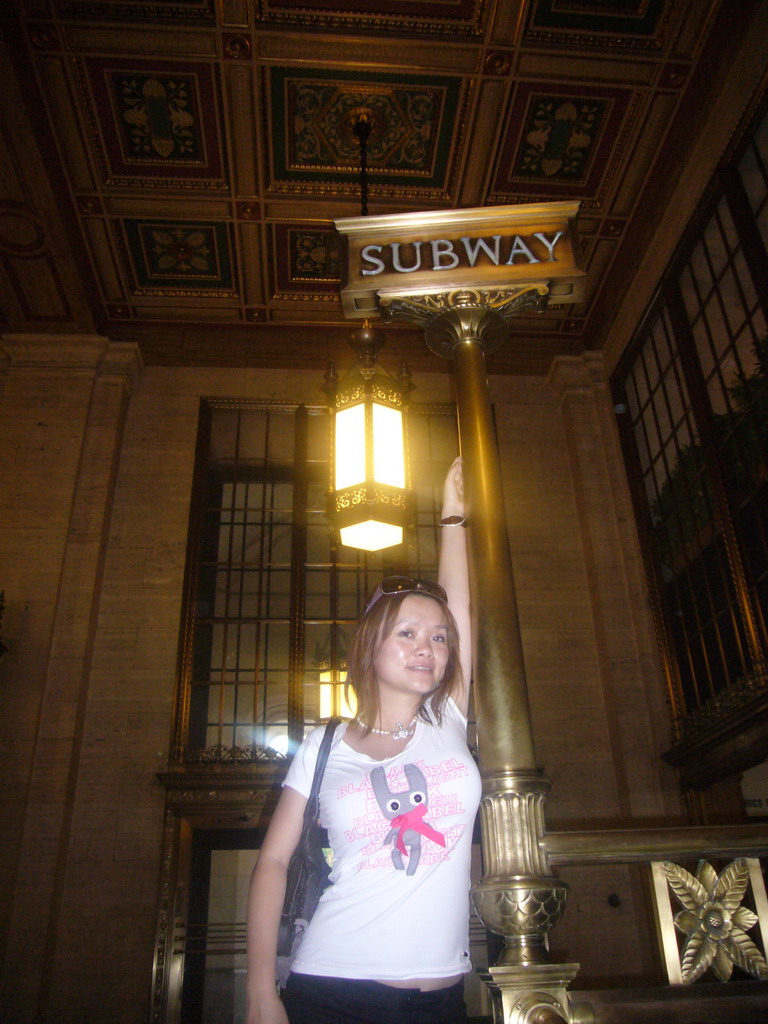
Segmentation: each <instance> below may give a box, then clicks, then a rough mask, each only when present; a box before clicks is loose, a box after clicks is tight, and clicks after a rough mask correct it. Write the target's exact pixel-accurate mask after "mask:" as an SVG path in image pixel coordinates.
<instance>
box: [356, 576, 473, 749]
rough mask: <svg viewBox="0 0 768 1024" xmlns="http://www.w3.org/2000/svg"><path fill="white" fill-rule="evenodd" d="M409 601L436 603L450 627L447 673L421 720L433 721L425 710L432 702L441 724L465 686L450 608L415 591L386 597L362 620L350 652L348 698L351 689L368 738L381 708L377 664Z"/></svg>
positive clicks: (427, 697)
mask: <svg viewBox="0 0 768 1024" xmlns="http://www.w3.org/2000/svg"><path fill="white" fill-rule="evenodd" d="M406 597H419V598H422V599H423V600H426V601H434V603H435V604H437V605H439V607H440V609H441V612H442V614H443V620H444V622H445V624H446V626H447V627H448V630H447V633H448V661H447V662H446V665H445V672H443V677H442V679H441V680H440V682H439V683H438V685H437V686H436V687H435V689H434V690H432V692H431V693H427V694H425V695H424V697H423V698H422V700H421V704H420V705H419V710H418V714H419V717H420V718H423V719H424V721H426V722H428V721H429V720H430V719H429V714H428V713H427V710H426V708H425V706H424V705H425V704H426V702H427V701H429V702H430V707H431V709H432V711H433V713H434V716H435V718H436V719H437V722H438V724H440V722H442V716H443V707H444V705H445V702H446V700H447V699H448V697H449V696H450V695H451V694H452V693H453V691H454V690H455V689H456V687H457V686H458V685H459V684H460V682H461V659H460V652H459V631H458V627H457V626H456V620H455V619H454V617H453V615H452V614H451V611H450V609H449V608H448V607H447V605H444V604H443V603H442V602H441V601H438V600H436V599H435V598H434V597H429V596H428V595H426V594H420V593H415V592H414V591H405V592H401V593H398V594H382V596H381V597H380V598H379V599H378V600H377V601H376V603H375V604H374V605H373V607H372V608H370V609H369V610H368V611H367V612H364V613H363V615H362V616H361V617H360V620H359V622H358V624H357V630H356V631H355V636H354V639H353V640H352V644H351V646H350V649H349V651H348V652H347V681H346V687H347V688H348V690H347V696H348V697H349V692H348V691H349V689H352V690H353V691H354V694H355V697H356V698H357V714H356V716H355V717H356V718H357V720H358V722H360V724H361V725H362V726H363V728H364V730H365V733H366V734H367V733H369V732H370V731H371V729H372V728H373V727H374V726H375V724H376V719H377V718H378V715H379V711H380V708H381V704H380V699H379V687H378V685H377V682H376V672H375V670H374V662H375V660H376V656H377V654H378V653H379V648H380V647H381V643H382V641H383V639H384V638H385V637H386V636H389V634H390V632H391V631H392V629H393V628H394V625H395V622H396V621H397V616H398V613H399V611H400V606H401V605H402V603H403V601H404V600H405V599H406Z"/></svg>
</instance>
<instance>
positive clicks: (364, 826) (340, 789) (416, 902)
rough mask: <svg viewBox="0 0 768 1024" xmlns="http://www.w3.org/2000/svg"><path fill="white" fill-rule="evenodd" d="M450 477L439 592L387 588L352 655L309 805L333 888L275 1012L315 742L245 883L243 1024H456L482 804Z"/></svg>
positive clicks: (463, 568)
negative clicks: (469, 730) (281, 935)
mask: <svg viewBox="0 0 768 1024" xmlns="http://www.w3.org/2000/svg"><path fill="white" fill-rule="evenodd" d="M463 510H464V501H463V482H462V474H461V461H460V460H459V459H457V460H456V461H455V462H454V463H453V465H452V466H451V469H450V471H449V472H448V476H447V478H446V481H445V487H444V495H443V520H442V523H441V525H442V526H443V527H444V528H443V529H442V530H441V551H440V572H439V579H440V584H439V585H438V584H434V583H430V582H424V581H417V580H411V579H409V578H407V577H390V579H388V580H384V582H383V583H382V584H381V585H380V586H379V587H377V588H376V590H375V591H374V593H373V595H372V597H371V599H370V600H369V602H368V604H367V606H366V608H365V611H364V612H363V614H362V616H361V618H360V622H359V624H358V629H357V633H356V635H355V639H354V640H353V643H352V646H351V650H350V651H349V655H348V676H347V678H348V680H349V682H350V684H351V686H352V688H353V689H354V691H355V695H356V698H357V713H356V717H355V718H354V719H353V720H352V721H351V722H345V723H342V724H341V725H340V726H339V727H338V728H337V730H336V734H335V736H334V740H333V745H332V747H331V752H330V755H329V758H328V763H327V766H326V769H325V774H324V776H323V784H322V787H321V791H320V818H321V822H322V824H323V826H324V827H326V828H327V829H328V835H329V841H330V845H331V848H332V850H333V854H334V868H333V873H332V875H331V881H332V882H333V885H331V886H330V887H329V888H328V889H326V891H325V893H324V894H323V896H322V898H321V901H320V905H319V907H318V909H317V911H316V913H315V916H314V917H313V919H312V921H311V922H310V924H309V927H308V929H307V931H306V933H305V935H304V936H303V938H302V941H301V945H300V946H299V949H298V951H297V955H296V959H295V960H294V962H293V965H292V968H291V975H290V978H289V980H288V984H287V986H286V989H285V992H284V994H283V1002H281V1000H280V999H279V997H278V994H277V991H276V987H275V948H276V940H277V929H278V922H279V918H280V911H281V909H282V903H283V898H284V893H285V879H286V869H287V865H288V861H289V860H290V857H291V854H292V852H293V850H294V848H295V846H296V844H297V842H298V839H299V835H300V833H301V826H302V817H303V813H304V807H305V804H306V800H307V796H308V794H309V790H310V787H311V784H312V776H313V772H314V767H315V761H316V758H317V750H318V746H319V743H320V739H321V738H322V733H323V731H324V730H323V727H319V728H317V729H314V730H313V731H312V732H311V733H310V734H309V736H308V737H307V739H306V740H305V741H304V743H303V744H302V745H301V747H300V748H299V751H298V752H297V754H296V757H295V758H294V760H293V762H292V764H291V767H290V769H289V772H288V775H287V776H286V780H285V785H284V788H283V792H282V794H281V797H280V800H279V802H278V805H277V808H276V810H275V813H274V815H273V818H272V822H271V824H270V827H269V830H268V832H267V835H266V837H265V839H264V844H263V846H262V848H261V852H260V854H259V860H258V862H257V865H256V868H255V870H254V873H253V878H252V881H251V891H250V896H249V906H248V1024H369V1022H370V1024H461V1022H463V1021H465V1020H466V1011H465V1009H464V1000H463V995H462V991H463V975H464V974H465V973H466V972H467V971H469V970H470V969H471V966H470V962H469V946H468V924H469V907H468V889H469V865H470V854H471V843H472V824H473V821H474V817H475V813H476V810H477V805H478V802H479V799H480V780H479V774H478V772H477V768H476V767H475V764H474V762H473V760H472V758H471V755H470V754H469V751H468V749H467V744H466V710H467V700H468V688H469V680H470V671H471V660H470V659H471V645H470V631H469V581H468V573H467V553H466V531H465V530H464V529H463V528H462V527H463V525H464V520H463Z"/></svg>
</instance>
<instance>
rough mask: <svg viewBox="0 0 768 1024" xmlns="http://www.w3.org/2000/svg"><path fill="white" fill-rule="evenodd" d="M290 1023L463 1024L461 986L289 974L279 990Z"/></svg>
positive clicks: (462, 989) (461, 984)
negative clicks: (424, 987) (424, 988)
mask: <svg viewBox="0 0 768 1024" xmlns="http://www.w3.org/2000/svg"><path fill="white" fill-rule="evenodd" d="M283 1002H284V1004H285V1010H286V1013H287V1014H288V1020H289V1021H290V1024H466V1022H467V1010H466V1007H465V1006H464V982H463V981H460V982H458V983H457V984H456V985H451V986H450V988H441V989H437V990H436V991H434V992H421V991H420V990H419V989H417V988H393V987H392V986H391V985H381V984H380V983H379V982H378V981H357V980H356V979H351V978H319V977H316V976H315V975H310V974H291V976H290V977H289V979H288V984H287V986H286V988H285V991H284V992H283Z"/></svg>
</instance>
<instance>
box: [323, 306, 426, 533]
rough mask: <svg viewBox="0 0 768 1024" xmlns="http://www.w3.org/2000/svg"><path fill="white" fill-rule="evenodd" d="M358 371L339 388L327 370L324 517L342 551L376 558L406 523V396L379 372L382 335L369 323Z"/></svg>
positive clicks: (404, 382)
mask: <svg viewBox="0 0 768 1024" xmlns="http://www.w3.org/2000/svg"><path fill="white" fill-rule="evenodd" d="M351 344H352V345H353V347H355V348H357V350H358V363H357V365H356V366H355V367H354V368H353V369H352V370H350V372H349V373H348V374H347V375H346V376H345V377H344V378H343V379H342V380H341V381H339V380H338V378H337V377H336V375H335V372H334V371H333V369H332V368H331V370H330V371H329V373H328V375H327V376H326V389H325V390H326V394H327V395H328V405H329V409H330V412H331V491H330V498H329V512H330V515H331V519H332V521H333V523H334V526H335V528H336V529H337V530H338V531H339V537H340V540H341V543H342V544H344V545H345V546H346V547H353V548H362V549H363V550H364V551H379V550H381V548H389V547H392V546H393V545H395V544H401V543H402V541H403V530H404V529H405V526H406V524H407V522H408V517H409V511H410V501H409V496H408V491H407V489H406V487H407V477H408V467H407V457H406V447H407V445H406V431H405V424H404V411H405V406H406V402H407V398H408V392H409V391H410V389H411V384H410V380H409V379H408V372H407V370H406V369H405V366H403V372H402V374H401V377H400V379H397V378H395V377H393V376H392V375H391V374H389V373H387V372H386V371H385V370H383V369H382V367H381V366H379V364H378V362H377V361H376V354H377V352H378V351H379V349H380V348H381V346H382V345H383V344H384V335H383V333H382V332H381V331H375V330H372V329H371V328H370V327H369V325H368V321H365V323H364V325H363V329H362V330H361V331H357V332H355V336H354V339H353V341H352V342H351Z"/></svg>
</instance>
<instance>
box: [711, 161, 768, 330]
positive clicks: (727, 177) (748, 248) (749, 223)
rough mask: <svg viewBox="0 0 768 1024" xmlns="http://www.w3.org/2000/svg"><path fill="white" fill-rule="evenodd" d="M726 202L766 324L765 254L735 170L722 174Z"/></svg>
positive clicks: (767, 277) (767, 267) (767, 282)
mask: <svg viewBox="0 0 768 1024" xmlns="http://www.w3.org/2000/svg"><path fill="white" fill-rule="evenodd" d="M721 178H722V183H723V190H724V192H725V200H726V202H727V203H728V208H729V210H730V211H731V216H732V217H733V224H734V227H735V228H736V233H737V234H738V236H739V241H740V242H741V247H742V250H743V252H744V258H745V260H746V264H747V269H748V270H749V273H750V276H751V278H752V284H753V285H754V288H755V292H756V293H757V298H758V301H759V303H760V309H761V310H762V313H763V316H764V317H765V320H766V322H767V323H768V251H766V248H765V243H764V242H763V239H762V236H761V235H760V231H759V229H758V226H757V222H756V220H755V217H754V215H753V213H752V208H751V207H750V204H749V197H748V196H747V192H746V189H745V188H744V183H743V181H742V180H741V176H740V174H739V173H738V171H737V170H736V168H735V167H731V168H728V169H727V170H725V171H723V172H722V175H721Z"/></svg>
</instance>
